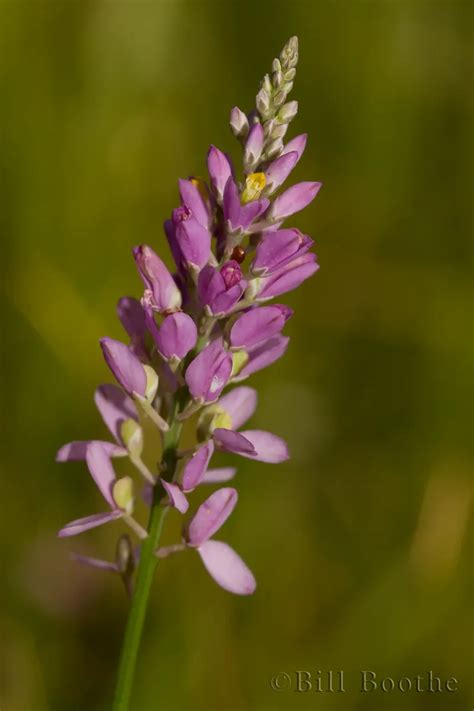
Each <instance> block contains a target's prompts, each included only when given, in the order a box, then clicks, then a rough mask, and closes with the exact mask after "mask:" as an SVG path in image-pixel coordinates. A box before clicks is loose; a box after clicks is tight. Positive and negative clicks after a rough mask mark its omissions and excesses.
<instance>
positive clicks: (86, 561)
mask: <svg viewBox="0 0 474 711" xmlns="http://www.w3.org/2000/svg"><path fill="white" fill-rule="evenodd" d="M71 558H72V559H73V560H76V561H77V562H78V563H82V565H87V566H88V567H89V568H98V569H99V570H110V571H111V572H114V573H118V572H119V569H118V565H117V563H111V562H110V561H108V560H100V559H99V558H90V557H89V556H87V555H81V554H80V553H71Z"/></svg>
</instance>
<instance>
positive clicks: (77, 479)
mask: <svg viewBox="0 0 474 711" xmlns="http://www.w3.org/2000/svg"><path fill="white" fill-rule="evenodd" d="M472 19H473V5H472V2H469V1H468V2H458V1H456V0H452V1H451V2H448V1H445V2H444V1H442V0H440V1H432V2H423V1H419V2H418V1H417V0H412V1H409V0H406V1H404V0H392V1H390V0H381V1H380V2H377V1H376V0H372V1H365V0H337V1H334V2H332V1H330V0H324V1H320V0H308V2H302V1H300V0H292V2H288V1H287V2H275V1H272V2H266V3H256V2H248V1H247V0H245V1H240V2H234V1H233V0H230V1H224V0H218V1H215V2H205V1H203V0H195V1H188V2H183V1H179V0H167V1H165V0H157V1H156V2H151V1H150V2H132V1H131V0H130V1H128V2H127V1H120V0H117V1H116V2H104V1H99V0H87V1H83V2H79V1H73V0H62V1H61V0H57V1H56V2H48V1H41V0H36V1H30V2H28V1H20V2H14V1H10V0H3V1H2V2H1V3H0V38H1V56H0V90H1V97H2V98H1V103H2V110H1V114H2V118H1V129H0V131H1V134H0V135H1V138H0V143H1V151H0V164H1V169H0V180H1V210H0V222H1V234H2V260H1V261H2V290H1V296H0V298H1V302H2V345H3V359H2V369H1V371H2V386H1V392H2V442H3V444H2V450H1V467H2V474H1V492H2V495H1V502H2V504H1V516H0V546H1V568H2V574H1V585H0V599H1V609H0V650H1V661H0V708H1V709H2V711H64V710H66V709H67V711H83V710H85V709H87V710H90V711H98V710H100V711H102V710H105V709H109V708H110V699H111V693H112V688H113V683H114V675H115V669H116V663H117V655H118V649H119V644H120V640H121V636H122V630H123V625H124V619H125V615H126V608H127V605H126V599H125V595H124V593H123V590H122V589H121V587H120V585H119V581H118V580H116V579H115V578H113V576H111V575H108V574H105V573H103V574H102V573H100V572H99V573H94V572H92V571H89V570H87V569H84V568H80V567H79V566H77V565H76V564H74V563H73V562H71V561H70V560H69V551H70V550H71V548H72V549H74V550H78V551H81V552H83V553H89V554H92V555H97V556H102V557H105V558H108V557H110V556H112V554H113V548H114V543H115V539H116V536H117V533H118V532H119V531H120V525H119V524H117V525H116V527H115V528H114V527H113V526H109V527H106V528H104V529H98V530H96V531H93V532H90V533H89V534H86V535H84V536H82V537H81V538H80V539H79V538H78V539H75V540H73V541H71V542H67V541H58V540H57V538H56V531H57V529H58V528H59V527H60V526H62V525H63V524H64V523H65V522H66V521H68V520H71V519H72V518H76V517H78V516H81V515H85V514H87V513H91V512H93V511H97V510H101V508H100V507H101V506H102V505H103V504H102V502H101V500H100V495H99V494H98V492H97V491H96V490H95V488H94V486H93V485H92V483H91V481H90V479H89V476H88V474H87V471H86V469H85V466H83V465H81V464H77V465H75V464H71V465H62V466H61V465H58V464H55V462H54V454H55V451H56V449H57V448H58V447H59V446H60V445H61V444H62V443H63V442H65V441H69V440H71V439H74V438H88V437H90V436H104V435H105V428H104V426H103V425H102V423H101V421H100V418H99V416H98V414H97V412H96V411H95V409H94V406H93V401H92V396H93V391H94V388H95V386H96V384H98V383H100V382H103V381H107V380H109V374H108V372H107V370H106V367H105V365H104V364H103V362H102V359H101V355H100V350H99V348H98V344H97V341H98V338H99V337H100V336H103V335H110V336H113V337H118V338H120V337H121V336H122V332H121V328H120V325H119V324H118V322H117V320H116V318H115V314H114V310H115V303H116V300H117V298H118V297H119V296H120V295H122V294H134V295H138V294H139V293H140V290H141V285H140V282H139V279H138V277H137V275H136V273H135V268H134V264H133V260H132V259H131V255H130V250H131V247H132V246H133V245H135V244H137V243H139V242H148V243H150V244H152V245H154V246H155V248H156V249H157V250H163V249H164V248H165V242H164V239H163V235H162V229H161V224H162V221H163V219H164V218H166V217H167V216H168V214H169V213H170V211H171V209H172V208H173V207H174V206H175V203H176V200H177V188H176V181H177V178H178V177H179V176H182V177H185V176H187V175H189V174H203V173H204V171H205V154H206V150H207V147H208V145H209V144H210V143H211V142H212V143H215V144H216V145H218V146H219V147H221V148H223V149H224V150H231V151H234V155H238V151H237V145H236V142H235V140H234V139H233V137H232V135H231V134H230V131H229V128H228V113H229V110H230V108H231V107H232V106H233V105H234V104H236V103H237V104H238V105H239V106H241V107H243V108H245V109H250V108H251V107H252V105H253V100H254V95H255V93H256V90H257V87H258V82H259V80H260V78H261V77H262V75H263V74H264V72H265V71H267V70H268V69H269V67H270V64H271V60H272V58H273V57H274V56H275V55H276V54H278V52H279V50H280V48H281V46H282V45H283V43H284V42H285V41H286V39H287V38H288V37H289V36H290V35H292V34H298V35H299V37H300V49H301V54H300V56H301V59H300V64H299V70H298V75H297V80H296V83H295V90H294V98H297V99H298V100H299V102H300V115H299V117H298V118H297V119H296V120H295V121H294V124H293V126H292V129H291V135H296V133H297V132H302V131H308V132H309V134H310V140H309V143H308V148H307V151H306V154H305V156H304V159H303V160H302V161H301V162H300V164H299V165H298V168H297V171H296V172H297V174H296V177H297V178H298V179H315V180H322V181H323V182H324V188H323V190H322V191H321V193H320V194H319V196H318V198H317V200H316V201H315V203H313V205H312V206H311V207H310V208H309V209H307V210H306V211H305V212H304V214H302V215H299V216H297V218H296V219H295V220H294V224H295V225H296V226H298V227H300V228H301V229H303V230H304V231H306V232H308V233H309V234H311V235H312V236H313V237H314V238H315V240H316V244H317V253H318V255H319V258H320V262H321V270H320V272H319V273H318V274H317V275H316V277H315V278H314V279H313V280H311V281H310V282H309V283H306V284H305V285H304V286H302V287H301V288H300V289H299V290H298V291H297V292H295V293H293V294H291V295H290V296H289V297H288V299H287V300H288V302H289V303H290V304H291V306H292V307H293V308H295V310H296V315H295V317H294V318H293V319H292V320H291V321H290V322H289V324H288V327H287V330H288V333H289V334H290V335H291V336H292V343H291V346H290V349H289V352H288V354H287V356H286V358H285V359H283V360H282V361H280V362H279V363H278V364H276V365H275V366H274V367H273V368H272V369H270V370H267V371H264V372H262V373H260V374H259V375H258V376H256V377H255V378H254V380H253V384H254V385H256V386H257V387H258V390H259V393H260V406H259V409H258V413H257V414H256V416H255V418H254V421H253V424H254V426H256V427H261V428H266V429H271V430H273V431H275V432H277V433H279V434H280V435H282V436H284V437H285V438H286V439H287V440H288V442H289V444H290V447H291V450H292V454H293V457H292V459H291V461H289V462H288V463H286V464H284V465H280V466H279V467H272V466H267V465H263V464H256V463H253V462H249V461H245V460H242V461H240V462H239V470H240V471H239V475H238V480H237V482H238V488H239V492H240V502H239V505H238V508H237V510H236V512H235V514H234V515H233V517H232V519H231V520H230V521H229V522H228V523H227V524H226V528H225V529H224V531H223V534H222V537H225V539H226V540H228V541H229V542H231V543H232V544H233V545H234V546H235V547H236V548H237V549H238V550H239V552H240V553H241V554H242V556H243V557H244V559H245V560H246V561H247V562H248V563H249V565H250V567H251V568H252V569H253V570H254V572H255V574H256V576H257V579H258V590H257V593H256V595H255V596H254V597H253V598H251V599H239V598H236V597H233V596H231V595H229V594H227V593H225V592H224V591H222V590H220V589H219V588H217V586H216V585H215V584H214V583H213V581H212V580H211V579H210V578H209V577H208V576H207V574H206V573H205V571H204V570H203V568H202V566H201V565H200V562H199V560H198V559H197V556H193V555H192V554H186V555H185V556H184V555H183V556H181V557H180V556H176V558H173V559H169V560H167V561H165V562H164V563H163V564H162V565H160V566H159V572H158V575H157V581H156V585H155V588H154V593H153V601H152V605H151V608H150V613H149V616H148V621H147V628H146V634H145V638H144V642H143V647H142V656H141V661H140V666H139V670H138V679H137V685H136V696H135V699H134V704H133V709H134V710H136V711H148V710H150V711H152V710H154V709H160V710H161V711H175V710H176V711H178V710H179V711H188V709H195V710H196V711H204V709H206V711H275V710H276V711H280V710H283V711H298V710H299V709H305V708H319V709H323V710H324V711H326V709H341V710H342V709H344V711H351V710H352V709H354V710H356V709H363V710H365V709H377V710H380V709H384V710H385V709H393V710H394V711H404V710H405V709H406V710H407V711H411V710H412V709H413V710H415V709H423V710H424V709H449V710H450V711H457V709H459V710H461V709H462V710H463V711H465V710H466V709H470V708H471V707H472V705H473V697H472V688H471V687H470V679H469V675H470V670H471V668H472V663H473V657H472V585H471V588H470V586H469V574H470V566H471V564H472V546H470V544H469V540H471V541H472V538H471V539H470V538H469V536H470V533H471V534H472V524H471V529H470V530H469V526H470V524H469V515H470V507H471V489H470V484H469V472H470V467H471V465H472V452H471V446H470V440H471V426H472V409H471V406H472V377H471V367H472V330H471V322H470V316H471V315H472V313H471V311H470V308H471V304H470V297H471V296H472V292H471V289H470V278H471V276H472V271H471V269H472V264H471V256H472V251H471V236H472V231H471V230H472V212H471V205H470V200H471V191H472V187H473V180H472V167H473V163H472V153H471V149H472V125H473V124H472V119H473V116H472V112H471V106H470V101H471V98H472V93H471V90H472V83H471V82H472V79H473V76H472V54H471V47H472V40H473V37H472V26H473V23H472ZM178 533H179V521H178V517H172V516H170V518H169V522H168V524H167V528H166V533H165V541H167V542H172V541H174V540H176V539H177V536H178ZM471 583H472V579H471ZM296 669H304V670H311V671H313V672H315V671H316V670H318V669H322V670H328V669H334V670H338V669H344V670H345V671H346V675H347V676H348V679H349V680H348V682H347V685H348V687H349V689H350V690H349V691H348V692H347V693H346V694H333V695H331V694H319V695H314V694H313V695H312V694H295V693H292V692H287V693H280V694H278V693H276V692H274V691H272V690H271V688H270V678H271V676H272V675H273V674H275V673H277V672H279V671H287V672H289V673H291V672H293V671H294V670H296ZM361 669H371V670H374V671H376V672H377V673H378V674H380V675H382V676H391V677H395V678H397V677H398V676H400V675H401V676H411V677H414V676H415V675H416V674H424V673H425V672H426V671H427V670H429V669H432V670H434V671H435V672H436V673H438V674H439V675H442V676H444V677H451V676H454V677H456V678H458V680H459V691H458V692H457V693H456V694H452V695H447V694H432V695H429V694H416V693H412V694H405V695H400V694H391V695H390V694H380V693H378V694H371V695H362V694H360V693H359V690H358V689H359V687H358V677H357V672H358V670H361Z"/></svg>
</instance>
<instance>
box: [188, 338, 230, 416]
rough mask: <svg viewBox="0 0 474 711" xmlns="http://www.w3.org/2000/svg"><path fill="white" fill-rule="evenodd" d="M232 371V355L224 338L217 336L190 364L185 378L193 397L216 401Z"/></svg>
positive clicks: (205, 400)
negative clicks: (223, 341) (223, 340)
mask: <svg viewBox="0 0 474 711" xmlns="http://www.w3.org/2000/svg"><path fill="white" fill-rule="evenodd" d="M231 372H232V356H231V355H230V353H227V351H226V350H225V349H224V346H223V343H222V338H217V339H216V340H214V341H212V342H211V343H210V344H209V345H208V346H206V347H205V348H204V349H203V350H202V351H201V352H200V353H199V354H198V355H197V356H196V358H194V360H193V361H192V362H191V363H190V364H189V366H188V368H187V369H186V374H185V380H186V384H187V386H188V388H189V391H190V393H191V395H192V396H193V398H195V399H199V398H201V399H202V400H203V401H204V402H214V401H215V400H217V398H218V397H219V395H220V394H221V392H222V390H223V389H224V387H225V385H226V384H227V382H228V380H229V378H230V374H231Z"/></svg>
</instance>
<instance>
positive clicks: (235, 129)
mask: <svg viewBox="0 0 474 711" xmlns="http://www.w3.org/2000/svg"><path fill="white" fill-rule="evenodd" d="M230 127H231V129H232V133H233V134H234V136H236V137H237V138H241V137H244V138H245V136H246V135H247V133H248V132H249V122H248V119H247V116H246V115H245V114H244V112H243V111H241V110H240V109H239V107H238V106H234V108H233V109H232V111H231V112H230Z"/></svg>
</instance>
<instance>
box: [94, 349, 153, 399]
mask: <svg viewBox="0 0 474 711" xmlns="http://www.w3.org/2000/svg"><path fill="white" fill-rule="evenodd" d="M100 345H101V348H102V352H103V354H104V358H105V362H106V363H107V365H108V366H109V368H110V370H111V371H112V373H113V374H114V376H115V378H116V379H117V381H118V382H119V384H120V385H121V386H122V387H123V389H124V390H125V391H126V392H127V393H129V394H132V393H133V392H136V393H138V394H139V395H144V394H145V390H146V384H147V378H146V373H145V370H144V368H143V365H142V364H141V363H140V361H139V360H138V358H137V357H136V355H134V354H133V353H132V351H131V350H130V348H129V347H128V346H126V345H125V343H121V341H116V340H115V339H113V338H101V339H100Z"/></svg>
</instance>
